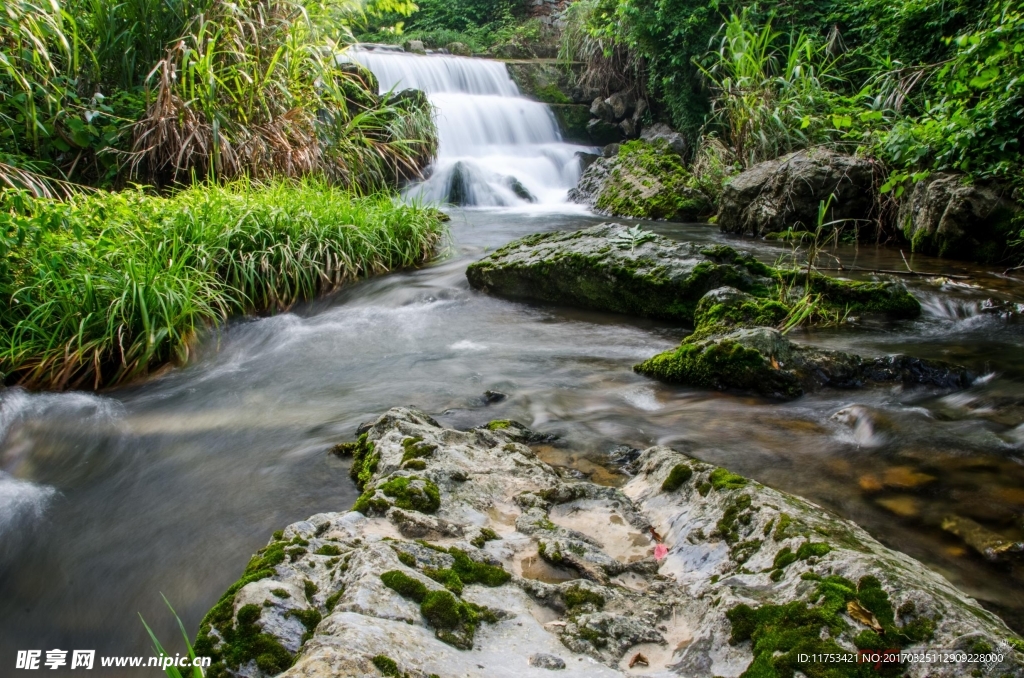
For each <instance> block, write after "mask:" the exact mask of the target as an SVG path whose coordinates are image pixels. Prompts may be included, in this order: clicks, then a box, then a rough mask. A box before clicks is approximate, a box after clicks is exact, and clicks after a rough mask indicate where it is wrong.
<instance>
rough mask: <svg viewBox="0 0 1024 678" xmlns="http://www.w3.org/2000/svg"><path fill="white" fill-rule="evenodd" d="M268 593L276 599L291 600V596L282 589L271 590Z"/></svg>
mask: <svg viewBox="0 0 1024 678" xmlns="http://www.w3.org/2000/svg"><path fill="white" fill-rule="evenodd" d="M270 592H271V593H272V594H274V595H275V596H277V597H278V598H291V597H292V594H290V593H288V592H287V591H285V590H284V589H271V590H270Z"/></svg>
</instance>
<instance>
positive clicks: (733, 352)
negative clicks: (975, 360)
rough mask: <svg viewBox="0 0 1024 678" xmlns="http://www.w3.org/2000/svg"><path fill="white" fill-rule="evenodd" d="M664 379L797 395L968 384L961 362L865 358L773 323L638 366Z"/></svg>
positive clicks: (691, 344)
mask: <svg viewBox="0 0 1024 678" xmlns="http://www.w3.org/2000/svg"><path fill="white" fill-rule="evenodd" d="M635 369H636V371H637V372H639V373H640V374H644V375H646V376H649V377H653V378H655V379H659V380H661V381H666V382H670V383H678V384H686V385H688V386H698V387H702V388H713V389H717V390H730V389H736V390H742V391H753V392H754V393H759V394H761V395H764V396H769V397H773V398H786V399H788V398H796V397H799V396H801V395H803V393H804V392H806V391H814V390H818V389H820V388H823V387H826V386H829V387H833V388H859V387H862V386H865V385H868V384H878V383H901V384H905V385H908V386H909V385H926V386H933V387H936V388H942V389H960V388H966V387H967V386H969V385H970V384H971V381H972V376H971V374H970V373H969V372H968V371H967V370H966V369H965V368H963V367H959V366H956V365H948V364H946V363H940V362H936V361H931V360H923V359H921V358H914V357H911V356H905V355H890V356H882V357H878V358H862V357H861V356H858V355H854V354H852V353H844V352H842V351H831V350H827V349H821V348H815V347H813V346H801V345H799V344H795V343H793V342H791V341H789V340H788V339H787V338H786V337H785V336H784V335H783V334H782V333H781V332H780V331H779V330H777V329H775V328H772V327H752V328H743V329H738V330H735V331H733V332H729V333H728V334H725V335H721V336H713V337H709V338H706V339H697V340H690V339H687V340H685V341H683V343H682V344H681V345H680V346H679V347H678V348H676V349H673V350H671V351H666V352H665V353H661V354H659V355H656V356H654V357H653V358H651V359H649V360H646V361H644V362H642V363H640V364H639V365H637V366H636V368H635Z"/></svg>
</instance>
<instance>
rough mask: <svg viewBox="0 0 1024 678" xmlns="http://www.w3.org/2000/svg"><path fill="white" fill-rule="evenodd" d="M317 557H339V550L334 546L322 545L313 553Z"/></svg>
mask: <svg viewBox="0 0 1024 678" xmlns="http://www.w3.org/2000/svg"><path fill="white" fill-rule="evenodd" d="M315 553H316V555H318V556H340V555H341V549H340V548H338V547H337V546H335V545H334V544H324V545H323V546H321V547H320V548H318V549H317V550H316V551H315Z"/></svg>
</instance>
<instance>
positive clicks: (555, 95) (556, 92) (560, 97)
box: [533, 82, 572, 104]
mask: <svg viewBox="0 0 1024 678" xmlns="http://www.w3.org/2000/svg"><path fill="white" fill-rule="evenodd" d="M533 95H534V96H535V97H537V98H538V99H539V100H541V101H543V102H544V103H546V104H571V103H572V99H570V98H569V97H568V96H566V94H565V92H563V91H562V90H561V88H559V86H558V85H557V84H555V83H553V82H552V83H549V84H547V85H545V86H544V87H538V88H536V89H534V90H533Z"/></svg>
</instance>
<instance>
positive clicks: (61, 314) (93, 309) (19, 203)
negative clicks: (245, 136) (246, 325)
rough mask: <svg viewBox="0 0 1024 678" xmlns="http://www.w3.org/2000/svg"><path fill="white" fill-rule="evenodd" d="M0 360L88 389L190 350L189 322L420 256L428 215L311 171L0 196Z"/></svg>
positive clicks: (254, 307)
mask: <svg viewBox="0 0 1024 678" xmlns="http://www.w3.org/2000/svg"><path fill="white" fill-rule="evenodd" d="M0 196H2V198H0V206H2V208H3V209H2V210H0V221H2V222H3V223H0V226H3V227H4V228H3V233H6V234H7V240H5V241H0V245H2V246H3V249H2V250H0V254H3V257H2V259H0V294H2V296H3V300H4V305H3V308H2V311H0V370H2V371H3V373H4V378H5V380H6V381H7V382H8V383H19V384H23V385H25V386H27V387H29V388H48V389H67V388H80V387H91V388H100V387H104V386H112V385H116V384H120V383H122V382H124V381H126V380H129V379H132V378H135V377H139V376H141V375H144V374H146V373H148V372H151V371H152V370H154V369H155V368H158V367H160V366H162V365H164V364H167V363H170V362H174V363H183V362H185V361H187V360H188V358H189V354H190V352H191V350H192V347H193V345H194V341H195V339H196V336H197V334H198V333H199V332H201V331H202V330H204V329H206V328H211V327H216V326H218V325H219V324H221V323H222V322H223V321H224V320H225V319H226V318H228V317H230V316H232V315H236V314H243V313H259V312H274V311H281V310H285V309H288V308H290V307H291V306H292V305H293V304H295V303H296V302H300V301H303V300H308V299H312V298H314V297H316V296H318V295H321V294H325V293H327V292H330V291H332V290H334V289H336V288H337V287H339V286H340V285H343V284H345V283H346V282H350V281H352V280H355V279H357V278H360V277H363V276H369V275H374V274H378V273H383V272H385V271H389V270H394V269H397V268H402V267H407V266H412V265H415V264H418V263H420V262H422V261H424V260H425V259H427V258H428V257H429V256H430V255H431V254H432V252H433V250H434V248H435V246H436V245H437V243H438V241H439V239H440V238H441V236H442V234H443V232H444V226H443V224H442V223H441V219H440V217H439V214H438V213H436V212H435V211H433V210H430V209H426V208H421V207H418V206H414V205H404V204H399V203H397V202H395V201H394V199H393V198H392V197H391V196H389V195H386V194H374V195H368V196H362V197H358V196H354V195H352V194H351V193H350V192H347V191H344V190H342V189H338V188H336V187H332V186H329V185H327V184H326V183H325V182H323V181H319V180H312V179H307V180H304V181H301V182H299V181H295V182H292V181H283V180H282V181H274V182H271V183H268V184H265V185H258V184H255V183H250V182H236V183H232V184H228V185H226V186H216V185H202V186H196V187H194V188H190V189H188V190H184V191H182V192H180V193H177V194H176V195H174V196H172V197H155V196H152V195H149V194H147V193H145V192H143V191H142V190H138V189H136V190H127V191H123V192H120V193H107V192H96V193H93V194H86V195H73V196H70V197H69V198H68V199H67V200H65V201H57V200H52V199H43V198H36V197H33V196H31V195H29V194H28V193H27V192H25V191H11V190H8V191H7V192H5V193H3V194H0Z"/></svg>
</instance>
